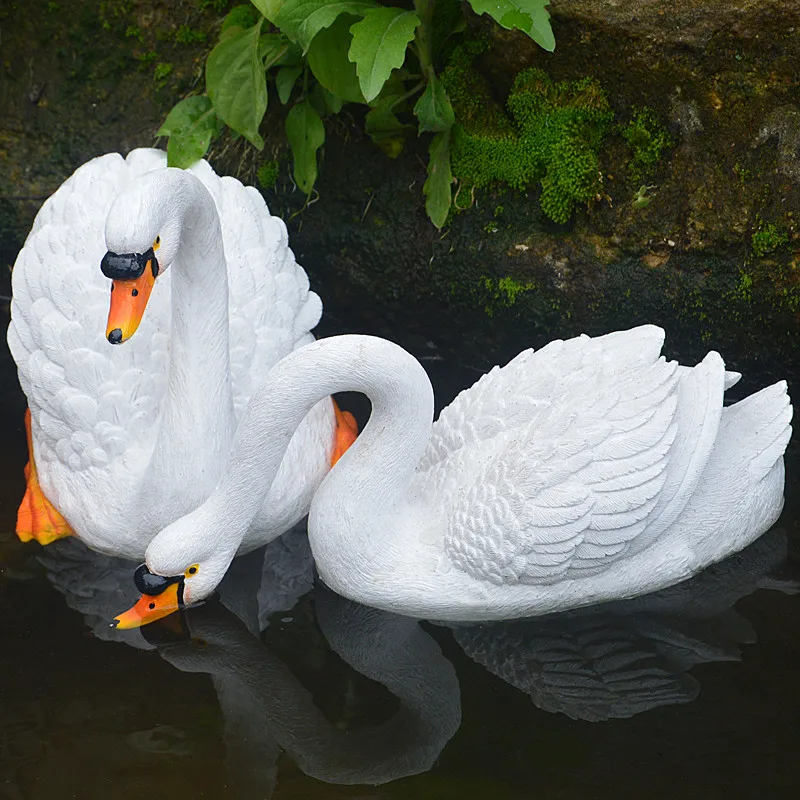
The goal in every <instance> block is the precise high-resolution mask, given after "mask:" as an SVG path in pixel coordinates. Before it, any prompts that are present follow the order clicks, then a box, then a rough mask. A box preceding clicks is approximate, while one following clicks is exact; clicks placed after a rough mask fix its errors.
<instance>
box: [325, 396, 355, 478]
mask: <svg viewBox="0 0 800 800" xmlns="http://www.w3.org/2000/svg"><path fill="white" fill-rule="evenodd" d="M331 399H332V402H333V413H334V414H335V415H336V432H335V434H334V438H333V452H332V453H331V468H333V467H334V466H335V465H336V462H337V461H338V460H339V459H340V458H341V457H342V456H343V455H344V454H345V453H346V452H347V450H348V448H349V447H350V445H351V444H353V442H354V441H355V440H356V437H357V436H358V423H357V422H356V418H355V417H354V416H353V415H352V414H351V413H350V412H349V411H342V410H341V409H340V408H339V405H338V403H337V402H336V401H335V400H333V398H331Z"/></svg>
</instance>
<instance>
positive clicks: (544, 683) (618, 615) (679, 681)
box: [452, 530, 798, 722]
mask: <svg viewBox="0 0 800 800" xmlns="http://www.w3.org/2000/svg"><path fill="white" fill-rule="evenodd" d="M787 550H788V547H787V541H786V533H785V532H784V531H782V530H772V531H770V532H769V533H767V534H765V535H764V536H762V537H760V538H759V539H758V540H757V541H755V542H753V544H751V545H750V546H748V547H746V548H745V549H744V550H742V551H741V552H740V553H736V554H735V555H733V556H731V557H730V558H726V559H725V560H724V561H721V562H720V563H719V564H714V565H712V566H711V567H709V568H708V569H706V570H704V571H703V572H701V573H700V574H699V575H696V576H695V577H694V578H691V579H690V580H688V581H684V582H683V583H679V584H677V585H675V586H672V587H669V588H667V589H663V590H662V591H660V592H656V593H654V594H649V595H645V596H643V597H638V598H635V599H632V600H618V601H616V602H612V603H604V604H603V605H600V606H592V607H589V608H581V609H575V610H573V611H566V612H564V613H562V614H551V615H549V616H546V617H540V618H536V619H525V620H512V621H509V622H494V623H488V624H482V625H463V626H454V627H453V629H452V633H453V636H454V638H455V640H456V642H458V644H459V645H460V647H461V648H462V649H463V650H464V652H465V653H466V654H467V655H468V656H469V657H470V658H471V659H472V660H473V661H476V662H477V663H479V664H481V665H482V666H484V667H485V668H486V669H487V670H488V671H489V672H491V673H493V674H495V675H497V676H498V677H500V678H502V680H504V681H506V682H507V683H509V684H511V685H512V686H515V687H517V688H518V689H519V690H520V691H522V692H524V693H525V694H528V695H529V696H530V698H531V700H532V701H533V703H534V705H535V706H537V707H538V708H541V709H542V710H544V711H549V712H551V713H560V714H565V715H566V716H568V717H570V719H582V720H587V721H590V722H594V721H599V720H607V719H624V718H628V717H633V716H635V715H637V714H641V713H643V712H645V711H649V710H651V709H653V708H657V707H659V706H665V705H675V704H680V703H690V702H692V701H693V700H694V699H695V698H696V697H697V695H698V694H699V692H700V683H699V681H698V680H697V678H695V677H694V676H693V675H691V674H690V673H689V670H690V669H691V668H692V667H694V666H695V665H696V664H706V663H710V662H717V661H740V660H741V651H740V645H741V644H752V643H754V642H755V641H756V634H755V631H754V629H753V626H752V625H751V624H750V623H749V622H748V621H747V619H746V618H745V617H744V616H742V615H741V614H739V613H738V612H737V611H736V610H735V609H734V608H733V605H734V603H736V602H737V601H738V600H740V599H741V598H743V597H746V596H747V595H750V594H752V593H753V592H756V591H758V590H759V589H770V590H773V591H780V592H783V593H785V594H796V593H797V590H798V584H797V582H796V581H793V580H782V579H779V578H774V577H771V575H770V573H771V572H773V571H774V570H776V569H777V568H778V567H779V566H780V565H781V564H782V563H783V562H785V560H786V556H787Z"/></svg>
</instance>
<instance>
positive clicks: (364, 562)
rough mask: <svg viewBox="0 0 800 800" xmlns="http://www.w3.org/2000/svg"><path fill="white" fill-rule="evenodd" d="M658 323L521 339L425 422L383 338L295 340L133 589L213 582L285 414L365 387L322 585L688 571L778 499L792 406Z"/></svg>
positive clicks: (239, 544) (534, 604)
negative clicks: (207, 482) (506, 358)
mask: <svg viewBox="0 0 800 800" xmlns="http://www.w3.org/2000/svg"><path fill="white" fill-rule="evenodd" d="M663 340H664V332H663V331H662V330H661V329H660V328H657V327H654V326H650V325H647V326H642V327H639V328H634V329H633V330H630V331H621V332H616V333H611V334H608V335H607V336H600V337H597V338H589V337H586V336H581V337H578V338H575V339H570V340H568V341H555V342H552V343H550V344H549V345H547V346H546V347H544V348H542V349H541V350H539V351H538V352H534V351H532V350H526V351H525V352H523V353H521V354H520V355H518V356H517V357H516V358H515V359H513V360H512V361H511V362H510V363H509V364H508V365H507V366H505V367H503V368H502V369H499V368H495V369H493V370H492V371H491V372H490V373H489V374H487V375H485V376H483V377H482V378H481V379H480V380H479V381H478V382H477V383H476V384H475V385H474V386H473V387H472V388H470V389H468V390H466V391H464V392H462V393H461V394H460V395H459V396H458V397H457V398H456V400H455V401H454V402H453V403H452V404H451V405H450V406H449V407H448V408H446V409H445V410H444V411H443V412H442V414H441V416H440V418H439V420H438V422H437V423H436V424H435V425H433V427H432V426H431V422H432V417H433V392H432V390H431V385H430V382H429V380H428V377H427V375H426V374H425V371H424V370H423V368H422V367H421V365H420V364H419V362H417V361H416V360H415V359H414V358H413V357H411V356H410V355H409V354H408V353H406V352H405V351H404V350H403V349H402V348H400V347H398V346H397V345H394V344H391V343H390V342H387V341H384V340H382V339H377V338H372V337H368V336H340V337H333V338H330V339H325V340H322V341H319V342H315V343H313V344H310V345H307V346H306V347H303V348H301V349H299V350H296V351H295V352H294V353H291V354H290V355H288V356H287V357H285V358H284V359H283V360H281V361H280V362H279V363H278V364H277V365H276V366H275V368H274V369H273V370H272V371H271V372H270V374H269V377H268V380H267V382H266V384H265V385H264V386H263V387H262V389H261V390H259V392H258V393H257V394H256V395H255V396H254V397H253V399H252V401H251V403H250V406H249V407H248V410H247V412H246V414H245V416H244V418H243V420H242V422H241V424H240V426H239V429H238V431H237V442H236V444H235V446H234V450H233V455H232V457H231V460H230V463H229V465H228V468H227V471H226V474H225V476H224V477H223V479H222V481H221V482H220V484H219V485H218V486H217V488H216V489H215V490H214V492H213V493H212V494H211V496H210V497H209V499H208V500H207V501H206V502H205V503H204V504H203V505H202V506H200V507H199V508H198V509H196V510H195V511H193V512H192V513H190V514H189V515H187V516H186V517H184V518H183V519H180V520H178V521H177V522H175V523H173V524H172V525H170V526H168V527H167V528H165V529H164V530H163V531H161V533H159V534H158V535H157V536H156V537H155V538H154V539H153V541H152V542H151V543H150V545H149V546H148V548H147V554H146V559H147V565H146V566H143V567H141V568H140V570H139V571H138V574H137V578H138V583H139V586H140V588H142V587H143V588H144V589H145V590H146V593H147V594H148V595H150V596H149V597H148V596H146V597H144V598H143V599H142V600H141V601H140V602H139V604H137V606H135V607H134V609H139V610H140V611H142V610H144V611H145V612H146V611H147V609H148V608H150V606H152V609H151V610H157V609H158V608H163V607H166V606H168V605H169V603H172V604H173V606H174V605H175V604H176V603H177V602H179V601H180V600H181V599H182V600H183V602H187V603H188V602H193V601H195V600H200V599H202V598H204V597H206V596H207V595H208V594H209V593H210V592H211V591H212V590H213V588H214V586H216V584H217V583H218V582H219V580H220V579H221V577H222V576H223V574H224V572H225V569H226V568H227V566H228V564H229V563H230V561H231V559H232V558H233V557H234V555H235V554H236V552H237V551H238V550H240V549H242V548H246V547H247V546H248V539H247V536H248V533H247V532H248V529H249V527H250V520H251V519H252V517H253V515H254V514H256V513H257V512H258V509H259V508H260V505H261V502H262V497H263V495H264V492H265V491H266V490H267V487H269V486H270V483H271V481H272V479H273V477H274V475H275V474H276V471H277V469H278V465H279V464H280V461H281V458H282V456H283V453H284V450H285V448H286V446H287V444H288V443H289V441H290V439H291V436H292V434H293V432H294V430H295V428H296V426H297V425H298V424H299V422H300V420H301V419H302V418H303V416H304V415H305V413H306V412H307V410H308V409H309V408H311V407H312V406H313V405H314V403H316V402H317V401H318V400H319V398H320V397H324V396H325V395H327V394H329V393H330V392H334V391H340V390H351V391H362V392H364V393H365V394H366V395H367V396H368V397H369V399H370V400H371V401H372V415H371V417H370V420H369V423H368V424H367V426H366V428H365V429H364V431H363V433H362V434H361V436H360V437H359V439H358V440H357V441H356V443H355V444H354V445H353V446H352V447H351V448H350V450H349V451H348V452H347V453H345V455H344V456H343V458H342V460H341V463H340V464H338V465H337V466H336V467H335V468H334V469H333V470H332V471H331V472H330V474H329V475H328V476H327V477H326V478H325V480H324V481H323V482H322V485H321V486H320V488H319V490H318V491H317V493H316V495H315V497H314V500H313V502H312V505H311V511H310V515H309V538H310V542H311V548H312V551H313V553H314V557H315V559H316V563H317V567H318V569H319V573H320V576H321V577H322V578H323V580H324V581H325V582H326V583H327V584H328V585H329V586H331V588H333V589H334V590H335V591H337V592H338V593H340V594H343V595H345V596H347V597H349V598H351V599H353V600H357V601H359V602H362V603H365V604H367V605H371V606H376V607H378V608H382V609H386V610H393V611H395V612H399V613H404V614H408V615H412V616H417V617H423V618H431V619H439V620H453V621H457V620H464V621H466V620H489V619H506V618H511V617H520V616H534V615H539V614H546V613H549V612H552V611H557V610H562V609H568V608H574V607H578V606H584V605H588V604H591V603H598V602H603V601H607V600H612V599H617V598H622V597H631V596H634V595H638V594H642V593H645V592H651V591H654V590H656V589H661V588H663V587H666V586H669V585H671V584H673V583H676V582H678V581H681V580H683V579H685V578H688V577H689V576H690V575H692V574H694V573H696V572H698V571H699V570H701V569H703V568H704V567H706V566H708V565H709V564H713V563H714V562H716V561H719V560H721V559H722V558H724V557H725V556H727V555H729V554H731V553H734V552H736V551H737V550H740V549H741V548H742V547H744V546H745V545H746V544H748V543H749V542H751V541H753V540H754V539H755V538H756V537H758V536H759V535H760V534H762V533H763V532H764V531H765V530H767V528H769V526H770V525H771V524H772V523H773V522H774V521H775V519H776V518H777V516H778V514H779V513H780V510H781V508H782V505H783V483H784V471H783V452H784V450H785V448H786V445H787V443H788V441H789V437H790V435H791V427H790V425H789V422H790V419H791V415H792V409H791V406H790V405H789V397H788V395H787V391H786V383H785V382H783V381H782V382H780V383H776V384H775V385H773V386H770V387H768V388H766V389H763V390H761V391H760V392H757V393H756V394H754V395H751V396H750V397H747V398H746V399H744V400H742V401H740V402H738V403H736V404H735V405H732V406H728V407H723V405H722V396H723V391H724V386H725V381H726V375H725V368H724V365H723V362H722V358H721V357H720V356H719V354H717V353H715V352H711V353H709V354H708V355H707V356H706V357H705V358H704V359H703V361H702V362H701V363H700V364H698V365H697V366H696V367H694V368H692V369H687V368H683V367H680V366H679V365H678V364H677V363H676V362H674V361H672V362H670V361H666V360H664V358H663V357H660V352H661V346H662V344H663ZM144 616H145V618H147V616H146V613H145V615H144ZM118 619H119V622H120V623H121V624H122V625H127V624H136V622H137V621H138V620H139V619H140V617H138V616H137V613H136V611H135V610H132V611H131V612H126V614H123V615H122V616H121V617H119V618H118Z"/></svg>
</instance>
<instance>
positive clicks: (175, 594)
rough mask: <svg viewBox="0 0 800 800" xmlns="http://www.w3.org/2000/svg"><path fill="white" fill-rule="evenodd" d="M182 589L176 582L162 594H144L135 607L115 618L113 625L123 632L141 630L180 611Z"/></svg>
mask: <svg viewBox="0 0 800 800" xmlns="http://www.w3.org/2000/svg"><path fill="white" fill-rule="evenodd" d="M182 588H183V587H182V586H181V583H180V582H179V581H176V582H174V583H171V584H170V585H169V586H167V588H166V589H164V591H163V592H161V593H160V594H143V595H142V596H141V597H140V598H139V599H138V600H137V601H136V604H135V605H134V606H132V607H131V608H129V609H128V610H127V611H125V612H124V613H122V614H120V615H119V616H118V617H115V618H114V622H113V623H112V625H114V626H115V627H117V628H120V629H121V630H128V629H129V628H140V627H141V626H142V625H148V624H149V623H151V622H155V621H156V620H157V619H161V618H162V617H166V616H167V615H169V614H171V613H172V612H173V611H178V610H179V609H180V607H181V601H180V597H179V595H180V594H182V592H181V589H182Z"/></svg>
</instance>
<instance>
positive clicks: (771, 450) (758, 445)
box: [720, 381, 792, 483]
mask: <svg viewBox="0 0 800 800" xmlns="http://www.w3.org/2000/svg"><path fill="white" fill-rule="evenodd" d="M791 421H792V405H791V402H790V400H789V393H788V391H787V387H786V381H779V382H778V383H775V384H773V385H772V386H767V387H766V388H765V389H762V390H761V391H759V392H756V393H755V394H752V395H750V396H749V397H746V398H745V399H744V400H740V401H739V402H738V403H735V404H734V405H732V406H728V407H727V408H725V409H724V410H723V412H722V419H721V421H720V436H721V438H723V441H724V442H726V443H727V446H728V448H730V449H732V448H733V447H734V443H735V447H736V449H737V450H738V452H739V458H740V459H742V460H744V461H745V462H746V464H747V473H748V476H749V478H750V480H751V481H753V482H754V483H757V482H759V481H761V480H763V479H764V478H765V477H766V476H767V475H768V474H769V473H770V472H771V471H772V469H773V467H774V466H775V465H776V463H777V462H778V461H780V460H781V459H782V458H783V454H784V452H785V450H786V446H787V445H788V444H789V439H790V438H791V436H792V426H791V424H790V423H791ZM726 449H727V448H726Z"/></svg>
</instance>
